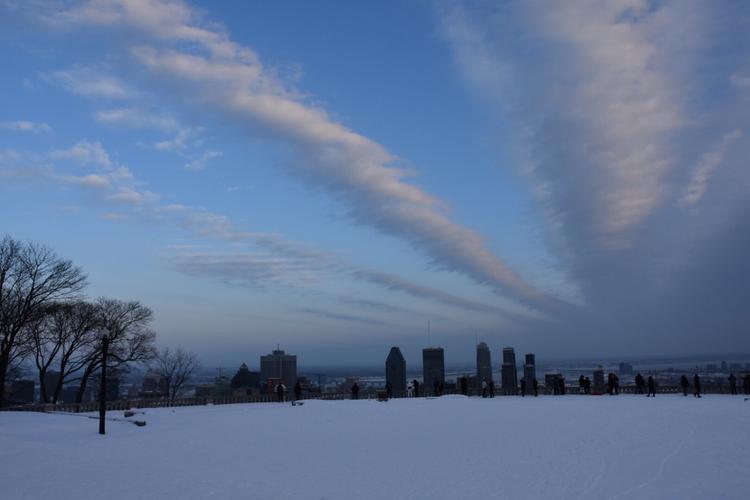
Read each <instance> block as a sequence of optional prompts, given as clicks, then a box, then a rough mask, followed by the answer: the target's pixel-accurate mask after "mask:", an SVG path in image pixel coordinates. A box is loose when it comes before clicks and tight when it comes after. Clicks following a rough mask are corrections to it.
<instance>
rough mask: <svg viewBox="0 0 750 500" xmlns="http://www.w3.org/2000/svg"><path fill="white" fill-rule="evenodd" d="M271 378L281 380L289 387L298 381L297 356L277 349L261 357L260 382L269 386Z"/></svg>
mask: <svg viewBox="0 0 750 500" xmlns="http://www.w3.org/2000/svg"><path fill="white" fill-rule="evenodd" d="M270 379H275V380H280V381H281V383H283V384H284V385H285V386H286V387H287V388H288V389H291V388H292V387H294V384H296V383H297V356H294V355H292V354H286V353H285V352H284V351H282V350H281V349H276V350H275V351H273V352H271V354H267V355H265V356H261V357H260V383H261V385H263V386H265V387H266V388H267V387H268V385H269V384H268V381H269V380H270ZM271 390H273V388H271Z"/></svg>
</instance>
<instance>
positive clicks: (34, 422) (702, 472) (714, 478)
mask: <svg viewBox="0 0 750 500" xmlns="http://www.w3.org/2000/svg"><path fill="white" fill-rule="evenodd" d="M144 412H145V414H144V415H138V417H139V418H142V419H145V420H146V421H147V425H146V427H142V428H139V427H136V426H134V425H130V424H127V423H123V422H108V434H107V436H105V437H103V436H99V435H98V434H97V422H96V421H95V420H91V419H87V418H84V417H82V416H76V415H61V414H40V413H9V412H5V413H0V463H2V468H0V478H1V481H0V484H1V485H2V495H0V497H2V498H3V499H5V500H16V499H19V500H20V499H36V498H39V499H43V498H60V499H69V498H104V499H107V500H119V499H128V500H135V499H146V498H148V499H152V498H182V499H185V498H188V499H193V498H195V499H205V498H232V499H238V498H252V499H316V500H318V499H329V500H333V499H342V500H348V499H402V498H413V499H421V498H425V499H469V498H484V499H489V498H509V499H517V498H545V499H546V498H550V499H552V498H570V499H574V498H575V499H607V498H610V499H614V498H623V499H624V498H627V499H630V498H661V499H664V498H681V499H685V498H711V499H719V498H731V499H740V498H748V494H750V474H748V471H747V466H748V464H750V425H748V424H749V423H750V402H746V401H744V398H743V397H742V396H737V397H730V396H718V395H716V396H711V395H709V396H704V397H703V398H702V399H694V398H693V397H688V398H684V397H682V396H678V395H663V396H661V395H660V396H659V397H657V398H655V399H647V398H645V397H642V396H632V395H623V396H618V397H609V396H601V397H592V396H565V397H550V396H548V397H539V398H529V397H527V398H524V399H522V398H512V397H498V398H495V399H481V398H471V399H467V398H464V397H461V396H445V397H442V398H436V399H410V400H392V401H389V402H387V403H379V402H376V401H374V400H360V401H307V402H306V403H305V404H304V406H295V407H293V406H291V405H289V404H288V403H287V404H247V405H228V406H208V407H188V408H176V409H154V410H144ZM110 416H112V417H115V416H117V417H122V415H121V414H119V413H118V414H114V413H112V414H110Z"/></svg>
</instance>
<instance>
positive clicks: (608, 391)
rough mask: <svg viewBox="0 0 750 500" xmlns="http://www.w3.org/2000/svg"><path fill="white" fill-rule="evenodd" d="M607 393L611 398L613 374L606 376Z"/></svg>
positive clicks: (613, 385) (613, 387) (613, 391)
mask: <svg viewBox="0 0 750 500" xmlns="http://www.w3.org/2000/svg"><path fill="white" fill-rule="evenodd" d="M607 393H608V394H609V395H610V396H612V395H614V393H615V374H614V373H610V374H609V375H607Z"/></svg>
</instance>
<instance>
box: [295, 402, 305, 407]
mask: <svg viewBox="0 0 750 500" xmlns="http://www.w3.org/2000/svg"><path fill="white" fill-rule="evenodd" d="M303 404H305V402H304V401H292V406H302V405H303Z"/></svg>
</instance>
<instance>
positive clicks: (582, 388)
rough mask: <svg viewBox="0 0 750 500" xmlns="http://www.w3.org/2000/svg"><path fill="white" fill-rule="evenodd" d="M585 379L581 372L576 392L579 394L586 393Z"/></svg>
mask: <svg viewBox="0 0 750 500" xmlns="http://www.w3.org/2000/svg"><path fill="white" fill-rule="evenodd" d="M585 388H586V379H585V378H584V377H583V374H581V376H580V377H578V392H580V393H581V394H585V393H586V389H585Z"/></svg>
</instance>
